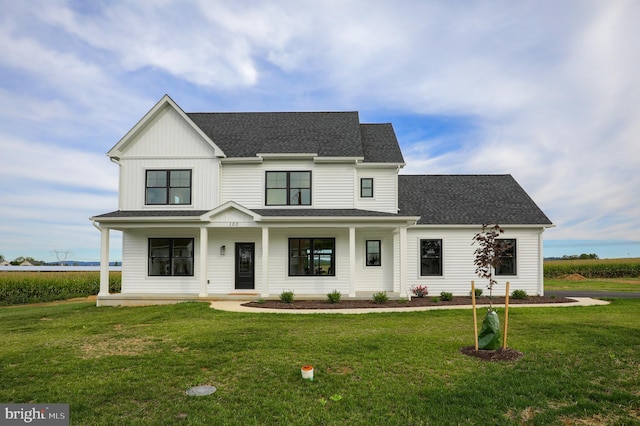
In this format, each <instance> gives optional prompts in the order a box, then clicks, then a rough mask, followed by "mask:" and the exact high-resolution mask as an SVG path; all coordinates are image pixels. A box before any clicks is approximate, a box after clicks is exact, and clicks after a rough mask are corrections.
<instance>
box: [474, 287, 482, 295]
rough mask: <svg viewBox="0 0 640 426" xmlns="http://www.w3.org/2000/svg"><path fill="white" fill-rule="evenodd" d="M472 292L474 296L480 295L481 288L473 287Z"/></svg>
mask: <svg viewBox="0 0 640 426" xmlns="http://www.w3.org/2000/svg"><path fill="white" fill-rule="evenodd" d="M473 292H474V293H475V294H476V297H480V296H482V289H481V288H475V289H473Z"/></svg>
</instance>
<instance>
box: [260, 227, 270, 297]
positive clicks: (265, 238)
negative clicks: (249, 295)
mask: <svg viewBox="0 0 640 426" xmlns="http://www.w3.org/2000/svg"><path fill="white" fill-rule="evenodd" d="M260 288H261V291H262V297H269V228H268V227H267V226H263V227H262V282H261V283H260Z"/></svg>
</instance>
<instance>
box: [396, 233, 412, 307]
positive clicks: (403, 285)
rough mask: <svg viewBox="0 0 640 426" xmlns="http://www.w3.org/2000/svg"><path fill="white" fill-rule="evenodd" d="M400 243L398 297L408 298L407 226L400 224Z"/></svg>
mask: <svg viewBox="0 0 640 426" xmlns="http://www.w3.org/2000/svg"><path fill="white" fill-rule="evenodd" d="M398 244H399V245H400V259H399V260H400V262H399V263H400V271H399V272H400V297H403V298H407V299H409V298H410V295H409V291H408V289H407V271H406V269H407V227H406V226H402V227H401V228H400V233H399V242H398Z"/></svg>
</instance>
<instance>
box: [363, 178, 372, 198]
mask: <svg viewBox="0 0 640 426" xmlns="http://www.w3.org/2000/svg"><path fill="white" fill-rule="evenodd" d="M360 197H361V198H373V178H362V179H360Z"/></svg>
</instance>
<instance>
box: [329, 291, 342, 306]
mask: <svg viewBox="0 0 640 426" xmlns="http://www.w3.org/2000/svg"><path fill="white" fill-rule="evenodd" d="M341 297H342V294H340V292H339V291H338V290H333V291H332V292H331V293H329V294H327V299H328V300H329V303H338V302H339V301H340V298H341Z"/></svg>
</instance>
